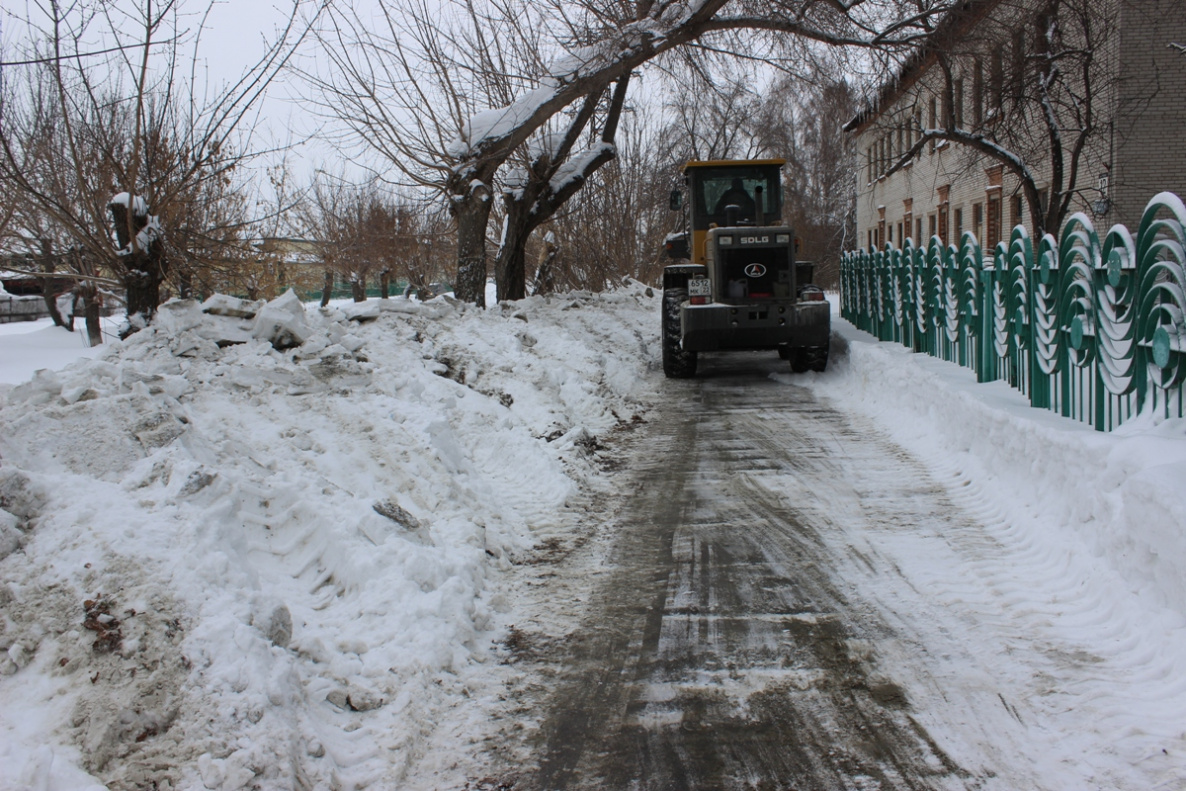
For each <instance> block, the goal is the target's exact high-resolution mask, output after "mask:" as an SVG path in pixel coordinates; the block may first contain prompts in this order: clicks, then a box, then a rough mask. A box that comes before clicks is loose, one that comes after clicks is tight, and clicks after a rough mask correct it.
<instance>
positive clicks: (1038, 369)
mask: <svg viewBox="0 0 1186 791" xmlns="http://www.w3.org/2000/svg"><path fill="white" fill-rule="evenodd" d="M840 292H841V293H840V298H841V315H843V316H844V318H846V319H848V320H849V321H850V322H852V323H853V324H854V325H856V326H857V327H859V328H860V329H862V330H865V331H866V332H869V333H872V334H873V335H876V336H877V337H878V338H879V339H881V340H883V341H895V342H898V343H901V344H904V345H905V346H908V347H910V348H911V349H913V350H914V351H916V352H925V353H927V354H930V355H932V356H934V357H939V358H942V359H944V360H948V361H951V362H955V363H958V364H959V365H962V366H966V367H968V368H971V369H972V370H974V371H975V372H976V376H977V379H978V380H979V381H981V382H991V381H996V380H1004V381H1007V382H1008V383H1009V384H1010V385H1012V386H1013V387H1016V388H1017V389H1018V390H1020V391H1021V392H1022V393H1024V394H1026V395H1027V396H1028V397H1029V400H1030V403H1031V404H1032V405H1033V406H1035V407H1040V408H1043V409H1049V410H1052V411H1055V412H1058V413H1060V414H1062V415H1064V416H1066V417H1071V418H1075V419H1077V420H1082V421H1084V422H1088V423H1091V424H1092V425H1094V426H1095V428H1097V429H1098V430H1100V431H1108V430H1111V429H1112V428H1115V427H1116V426H1117V425H1119V424H1120V423H1122V422H1123V421H1124V420H1126V419H1127V418H1128V417H1130V416H1132V415H1134V414H1137V413H1138V412H1141V411H1142V410H1156V411H1157V412H1159V413H1161V414H1163V415H1165V416H1167V417H1184V416H1186V402H1184V392H1183V391H1184V390H1186V388H1184V387H1183V380H1186V206H1184V205H1183V203H1182V200H1181V198H1179V197H1178V196H1177V195H1174V194H1173V193H1169V192H1163V193H1161V194H1160V195H1157V196H1156V197H1155V198H1153V200H1151V201H1150V202H1149V205H1148V206H1147V207H1146V209H1145V213H1144V215H1143V217H1142V218H1141V225H1140V228H1139V230H1138V231H1137V234H1136V236H1135V237H1134V236H1133V235H1132V234H1131V233H1130V232H1129V230H1128V229H1127V228H1125V227H1124V226H1123V225H1116V226H1113V227H1112V228H1111V229H1110V230H1109V231H1108V232H1107V235H1106V236H1104V238H1103V241H1102V243H1101V241H1100V237H1099V234H1098V233H1097V232H1096V230H1095V228H1094V226H1093V225H1092V223H1091V220H1090V219H1088V218H1087V216H1086V215H1083V214H1075V215H1074V216H1073V217H1071V218H1070V219H1069V220H1068V221H1067V223H1066V225H1065V226H1063V229H1062V233H1061V235H1060V237H1059V238H1058V239H1055V238H1054V236H1052V235H1050V234H1046V235H1045V236H1044V237H1043V238H1042V239H1040V240H1039V241H1038V243H1037V245H1036V246H1035V244H1034V241H1033V240H1032V239H1031V238H1030V237H1029V235H1028V234H1027V233H1026V230H1025V228H1024V227H1022V226H1020V225H1019V226H1017V227H1016V228H1014V229H1013V233H1012V235H1011V237H1010V239H1009V241H1008V243H1005V242H1001V243H1000V244H998V245H997V247H996V250H995V251H990V252H989V254H988V255H985V254H984V252H983V251H981V249H980V245H979V244H978V242H977V241H976V237H975V236H974V235H973V234H971V233H965V234H964V235H963V237H962V238H961V239H960V243H959V245H958V246H956V245H948V246H946V247H945V246H944V245H943V243H942V242H941V241H940V240H939V237H937V236H936V237H932V238H931V240H930V243H929V244H928V245H927V247H926V249H922V248H920V247H917V246H915V243H914V241H913V240H912V239H907V240H906V241H905V243H904V244H903V246H902V248H901V249H898V248H897V247H895V246H893V245H892V244H890V245H886V247H885V249H883V250H873V249H870V250H868V251H863V250H858V251H856V252H852V253H848V254H846V255H845V256H844V258H843V260H842V262H841V274H840Z"/></svg>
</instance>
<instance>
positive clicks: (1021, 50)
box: [1009, 28, 1025, 101]
mask: <svg viewBox="0 0 1186 791" xmlns="http://www.w3.org/2000/svg"><path fill="white" fill-rule="evenodd" d="M1009 54H1010V56H1011V58H1012V61H1013V62H1012V64H1011V65H1012V68H1011V70H1010V71H1011V74H1010V75H1009V77H1010V85H1009V90H1010V91H1011V92H1012V94H1013V98H1014V101H1016V100H1017V98H1018V97H1020V96H1021V92H1022V91H1023V90H1024V89H1025V29H1024V28H1018V29H1017V30H1014V31H1013V47H1012V49H1011V51H1010V53H1009Z"/></svg>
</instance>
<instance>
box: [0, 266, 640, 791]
mask: <svg viewBox="0 0 1186 791" xmlns="http://www.w3.org/2000/svg"><path fill="white" fill-rule="evenodd" d="M656 311H657V306H656V305H655V304H654V299H653V298H652V297H648V296H647V295H646V291H645V290H644V288H643V287H642V286H640V285H637V284H634V285H631V286H629V287H627V288H623V289H622V290H619V291H617V292H612V293H608V294H604V295H590V294H576V295H568V296H566V297H563V298H533V299H529V300H526V301H524V302H521V303H518V304H516V305H515V306H513V307H507V308H495V309H492V310H490V311H480V310H475V309H473V308H467V307H466V306H464V305H459V304H455V303H452V302H449V301H448V300H447V299H446V298H441V299H438V300H435V301H433V302H431V303H423V304H422V303H415V302H409V301H405V300H391V301H373V302H369V303H365V304H364V305H362V306H358V307H354V306H351V307H350V308H349V309H338V308H330V309H328V310H316V309H307V308H305V307H304V306H302V305H300V304H299V303H297V302H295V301H294V299H293V298H291V297H289V296H286V297H282V298H280V299H278V300H275V301H273V302H272V303H269V304H267V305H263V306H261V305H258V304H253V303H244V302H241V301H237V300H230V299H228V298H219V299H216V300H212V301H211V302H208V303H207V304H205V305H204V306H199V305H197V304H196V303H192V302H172V303H169V304H167V305H166V306H163V308H162V310H161V311H160V314H159V317H158V319H157V321H156V322H155V323H154V325H153V326H152V327H150V328H149V329H147V330H144V331H142V332H139V333H137V334H135V335H133V336H131V337H130V338H129V339H128V340H127V341H126V342H124V343H120V344H115V345H113V346H112V347H110V348H108V349H107V350H106V351H103V352H101V354H100V356H99V357H98V358H97V359H94V360H80V361H78V362H76V363H74V364H72V365H70V366H69V367H67V368H66V369H64V370H62V371H60V372H56V373H54V372H49V371H40V372H38V373H37V374H36V375H35V376H34V377H33V378H32V379H31V380H29V381H27V382H24V383H22V384H19V385H17V386H16V387H13V388H11V389H10V390H9V391H8V393H7V397H6V403H5V404H4V405H3V408H2V409H0V457H2V466H0V507H2V508H3V509H4V513H2V514H0V548H2V549H3V551H2V552H0V554H3V555H4V558H3V560H0V581H2V582H0V606H2V607H3V613H4V616H5V617H4V620H3V622H2V623H0V648H2V649H3V650H4V652H5V653H3V654H0V665H2V667H0V673H3V674H4V675H3V676H0V700H3V701H4V703H3V706H2V707H0V712H2V713H0V777H3V778H5V787H15V788H23V787H29V788H38V789H48V790H51V791H52V790H53V789H78V788H88V787H101V786H102V785H106V786H108V787H110V788H140V787H145V786H148V785H154V787H158V788H169V787H172V788H196V789H202V788H211V789H228V790H229V789H238V788H250V787H267V788H296V787H304V788H313V787H316V788H328V787H334V788H353V787H362V786H365V785H372V784H377V785H378V786H379V787H393V784H395V783H397V782H398V780H399V778H400V777H401V775H402V773H403V772H404V771H405V770H406V768H407V766H408V765H409V764H410V763H411V762H413V761H415V760H416V759H417V757H418V750H421V749H422V745H423V741H424V735H425V734H426V733H428V732H430V731H431V729H432V727H433V722H434V716H435V713H436V712H437V711H438V709H439V708H440V706H441V705H443V702H445V701H447V700H452V699H455V698H456V696H458V695H464V694H465V690H464V689H463V688H462V687H463V686H464V682H463V681H462V680H461V678H460V677H459V676H457V675H456V674H455V673H454V671H456V670H458V669H460V668H462V667H464V666H467V665H470V664H472V663H481V662H484V661H487V660H488V659H489V657H490V655H491V650H492V649H491V644H492V640H493V639H495V638H497V637H498V634H499V629H500V627H501V623H500V611H501V610H505V609H506V607H507V603H506V601H505V600H504V599H503V598H502V597H501V596H500V595H499V594H498V592H497V591H498V579H499V577H500V575H503V574H505V573H507V572H508V571H509V570H510V569H511V567H512V564H513V563H514V562H516V561H518V560H521V559H524V558H526V557H527V556H528V553H530V551H531V549H532V547H533V546H534V545H535V544H536V543H537V542H536V539H535V538H534V536H535V535H536V534H537V532H538V531H541V530H547V529H548V528H549V527H551V526H555V525H557V524H561V523H563V522H564V520H565V518H566V517H565V515H564V510H565V507H566V501H567V500H568V499H569V498H571V497H573V496H574V495H575V494H576V493H577V492H578V490H579V487H580V486H581V484H583V483H585V482H588V481H589V480H591V479H592V478H593V476H595V475H596V473H597V470H598V466H597V458H596V455H595V454H596V451H595V448H596V446H597V443H596V442H595V441H590V439H591V438H594V437H597V436H599V435H601V436H604V435H605V433H606V432H608V431H610V430H612V429H614V428H615V427H616V426H618V425H621V424H624V423H628V422H630V421H631V420H632V418H633V417H634V416H635V415H636V414H637V413H638V412H641V411H643V410H644V409H645V408H646V405H647V403H648V400H649V399H650V398H651V397H652V390H651V388H653V387H654V386H655V384H656V382H657V379H656V377H654V376H653V375H652V376H646V375H645V374H646V373H647V371H648V370H653V369H654V368H655V360H656V356H657V354H658V351H659V350H658V346H657V339H655V338H654V335H655V332H654V327H652V326H651V325H652V324H653V323H654V320H653V319H654V316H655V314H656ZM18 547H19V548H20V550H21V551H17V550H18Z"/></svg>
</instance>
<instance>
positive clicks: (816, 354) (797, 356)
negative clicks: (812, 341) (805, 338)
mask: <svg viewBox="0 0 1186 791" xmlns="http://www.w3.org/2000/svg"><path fill="white" fill-rule="evenodd" d="M827 367H828V347H827V346H807V347H804V348H802V349H795V351H794V353H792V354H791V370H792V371H793V372H795V373H797V374H801V373H806V372H808V371H816V372H818V373H823V372H824V369H825V368H827Z"/></svg>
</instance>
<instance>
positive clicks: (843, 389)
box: [812, 321, 1186, 616]
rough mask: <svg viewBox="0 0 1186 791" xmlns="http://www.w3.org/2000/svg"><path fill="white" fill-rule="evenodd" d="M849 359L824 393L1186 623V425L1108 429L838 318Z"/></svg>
mask: <svg viewBox="0 0 1186 791" xmlns="http://www.w3.org/2000/svg"><path fill="white" fill-rule="evenodd" d="M837 323H838V324H839V326H841V328H842V330H843V333H844V336H845V338H846V341H847V347H848V353H847V359H846V360H843V359H842V360H841V361H839V362H838V363H837V364H836V365H835V366H834V367H835V369H837V370H836V371H835V373H836V374H839V375H833V376H831V377H828V376H823V377H817V378H815V379H814V380H812V381H813V387H815V388H816V389H817V390H818V391H819V392H821V393H824V394H826V395H827V396H828V397H829V398H831V399H832V400H834V401H836V402H838V403H840V404H842V405H844V406H845V407H846V408H849V409H853V410H855V411H857V412H860V413H863V414H866V415H868V416H870V417H872V418H874V419H875V420H876V421H877V422H878V424H880V425H882V426H884V427H885V428H886V429H887V430H888V431H889V433H890V434H891V435H892V436H893V437H894V438H895V439H896V440H897V441H898V442H900V443H901V444H902V445H904V446H905V447H907V448H909V449H911V450H913V451H915V452H916V453H918V454H919V455H920V456H922V457H923V458H926V459H929V460H930V461H931V463H932V464H933V465H941V466H942V467H943V468H944V469H945V470H946V469H952V470H958V471H959V474H960V476H961V477H962V478H964V479H966V480H968V481H971V482H974V483H975V485H976V486H977V487H978V488H981V489H982V490H983V491H984V492H985V495H986V497H988V498H989V499H990V500H991V501H992V504H993V506H994V507H996V508H997V509H999V511H1000V512H1001V514H1003V515H1004V516H1005V517H1006V518H1007V520H1008V521H1009V522H1010V523H1011V524H1015V525H1033V526H1034V529H1035V530H1037V531H1041V533H1042V535H1039V536H1036V537H1035V540H1039V541H1042V542H1044V543H1049V544H1051V545H1062V546H1064V547H1078V546H1083V547H1086V548H1087V550H1088V551H1089V552H1090V553H1091V554H1093V555H1095V556H1096V557H1098V558H1100V559H1102V560H1103V561H1104V562H1105V563H1106V565H1107V566H1108V567H1110V568H1112V569H1114V570H1115V571H1116V572H1117V573H1119V574H1120V575H1121V576H1122V577H1123V578H1124V579H1125V580H1126V581H1127V585H1128V586H1129V587H1130V588H1131V590H1133V591H1137V592H1140V593H1142V595H1146V596H1148V597H1150V599H1149V600H1150V603H1151V604H1154V605H1156V606H1161V607H1170V608H1172V609H1173V610H1175V611H1176V612H1178V613H1180V614H1181V615H1183V616H1186V576H1183V575H1182V573H1181V568H1182V565H1183V563H1184V562H1186V486H1183V482H1186V420H1179V419H1174V420H1161V419H1156V418H1153V417H1150V416H1142V417H1139V418H1137V419H1134V420H1131V421H1128V422H1127V423H1125V424H1124V425H1123V426H1121V427H1120V428H1119V429H1117V430H1116V431H1113V432H1111V433H1108V434H1103V433H1100V432H1097V431H1094V430H1093V429H1092V428H1090V427H1088V426H1086V425H1084V424H1081V423H1077V422H1075V421H1071V420H1067V419H1063V418H1061V417H1059V416H1056V415H1054V414H1052V413H1050V412H1047V411H1045V410H1039V409H1033V408H1031V407H1030V406H1029V404H1028V402H1027V401H1026V399H1025V398H1024V397H1023V396H1022V395H1020V394H1019V393H1018V392H1017V391H1015V390H1013V389H1012V388H1010V387H1009V386H1008V385H1006V384H1005V383H1003V382H994V383H990V384H978V383H977V382H976V377H975V374H974V373H973V372H971V371H969V370H967V369H963V368H960V367H958V366H956V365H954V364H951V363H945V362H943V361H940V360H935V359H933V358H929V357H926V356H925V355H916V354H912V353H911V352H910V351H908V350H906V349H904V348H903V347H901V346H897V345H895V344H889V343H878V342H876V340H875V339H874V338H873V337H872V336H870V335H867V334H866V333H863V332H860V331H858V330H855V329H853V328H852V326H851V325H850V324H848V323H847V322H841V321H838V322H837Z"/></svg>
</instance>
